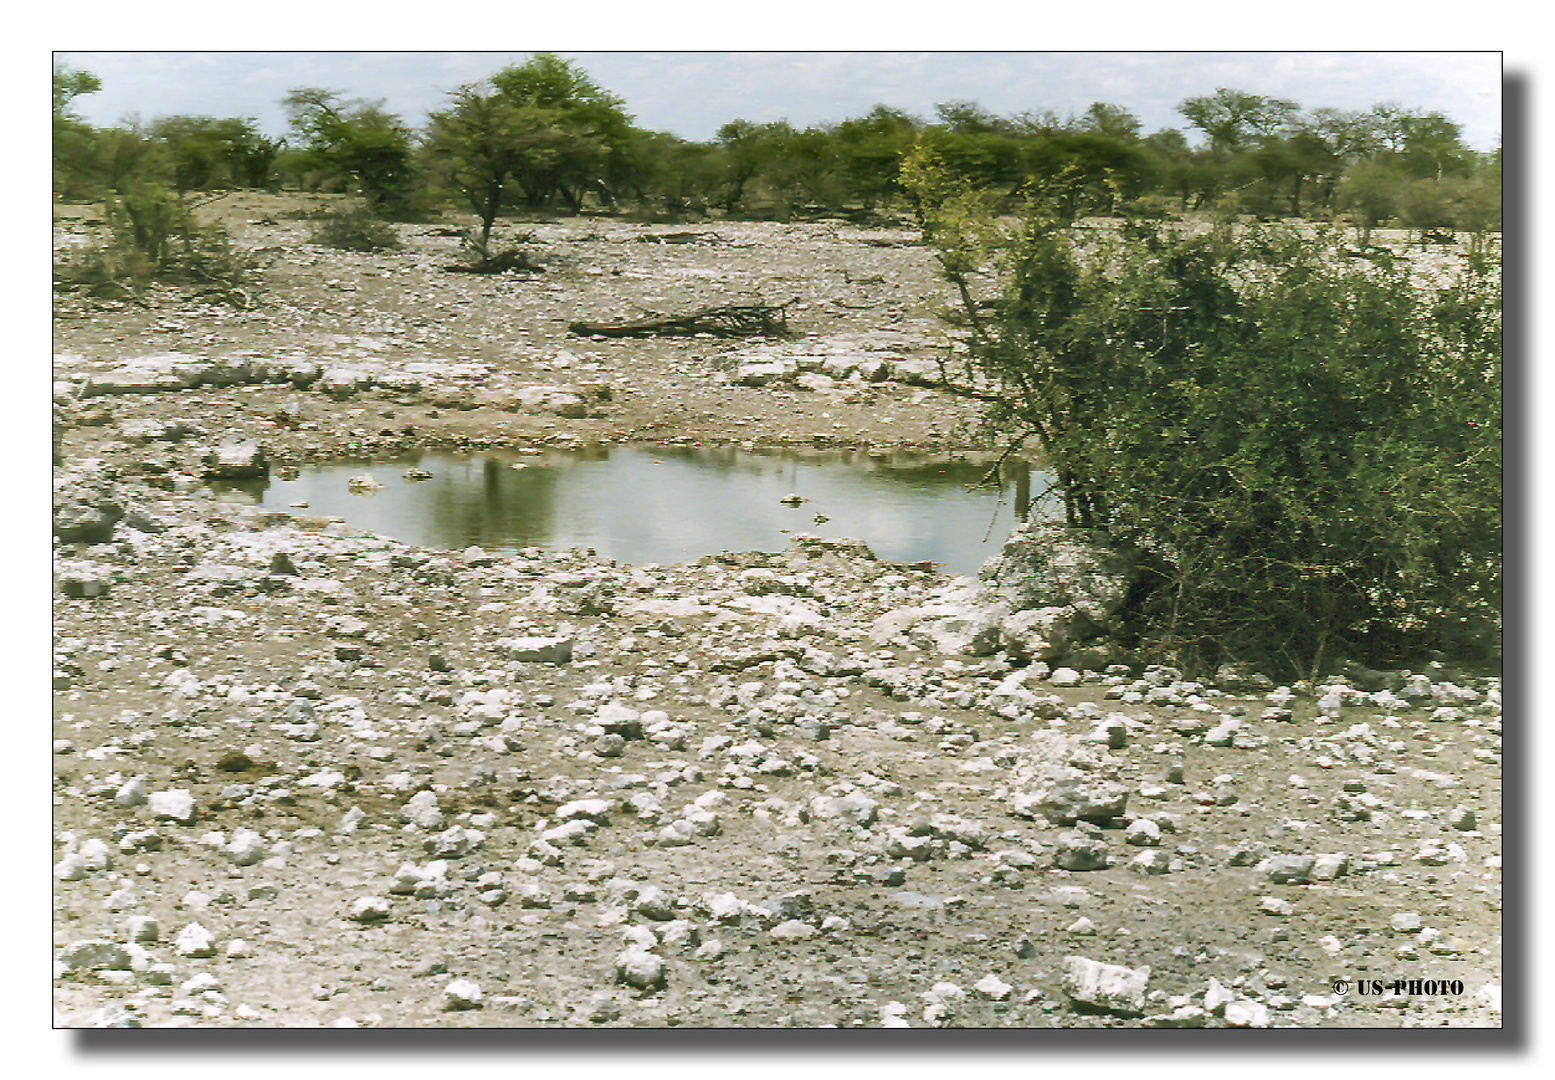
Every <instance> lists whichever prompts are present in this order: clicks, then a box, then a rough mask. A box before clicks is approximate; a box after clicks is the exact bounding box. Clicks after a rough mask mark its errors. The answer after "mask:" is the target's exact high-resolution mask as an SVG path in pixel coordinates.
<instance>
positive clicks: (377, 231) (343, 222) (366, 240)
mask: <svg viewBox="0 0 1555 1080" xmlns="http://www.w3.org/2000/svg"><path fill="white" fill-rule="evenodd" d="M309 239H310V240H312V241H313V242H314V243H315V244H323V245H324V246H325V247H332V248H340V249H341V250H342V251H395V250H398V249H399V247H400V246H401V245H400V236H399V233H398V232H397V231H395V228H394V226H393V225H391V224H389V223H388V222H387V221H384V220H383V219H382V218H380V217H379V216H378V215H377V214H375V213H373V211H372V209H371V208H369V207H367V206H360V205H359V206H353V207H351V208H349V209H346V210H336V211H333V212H332V213H330V214H328V215H327V216H325V217H324V218H323V219H322V221H320V223H319V224H318V225H317V226H316V227H315V228H314V229H313V232H312V233H311V234H310V236H309Z"/></svg>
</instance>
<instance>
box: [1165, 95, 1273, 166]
mask: <svg viewBox="0 0 1555 1080" xmlns="http://www.w3.org/2000/svg"><path fill="white" fill-rule="evenodd" d="M1177 111H1178V112H1180V113H1182V114H1183V116H1184V117H1186V118H1187V120H1188V122H1189V123H1190V124H1192V125H1193V126H1194V127H1196V128H1198V129H1199V130H1200V131H1202V132H1204V134H1205V135H1207V136H1209V140H1210V149H1211V150H1213V151H1215V152H1216V153H1222V152H1227V153H1228V152H1231V151H1234V150H1240V149H1242V148H1243V147H1244V146H1246V145H1247V144H1248V143H1249V142H1250V141H1251V140H1252V139H1253V137H1254V136H1255V135H1272V134H1274V132H1275V131H1276V130H1278V129H1279V128H1280V127H1281V126H1282V125H1283V124H1285V123H1286V122H1287V121H1288V120H1289V119H1290V118H1291V117H1292V116H1294V115H1295V113H1296V103H1295V102H1294V101H1286V100H1284V99H1283V98H1274V97H1264V96H1262V95H1260V94H1249V93H1247V92H1245V91H1242V90H1231V89H1228V88H1226V87H1224V86H1222V87H1221V88H1220V89H1218V90H1216V91H1215V92H1214V93H1213V94H1210V95H1207V96H1205V97H1191V98H1188V99H1187V100H1186V101H1184V102H1183V103H1182V104H1180V105H1178V106H1177Z"/></svg>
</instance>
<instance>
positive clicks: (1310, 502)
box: [904, 156, 1501, 674]
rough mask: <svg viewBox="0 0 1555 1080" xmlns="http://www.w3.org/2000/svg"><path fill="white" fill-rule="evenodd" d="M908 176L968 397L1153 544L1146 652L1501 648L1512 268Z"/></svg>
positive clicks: (1372, 653)
mask: <svg viewBox="0 0 1555 1080" xmlns="http://www.w3.org/2000/svg"><path fill="white" fill-rule="evenodd" d="M904 173H905V174H906V175H907V176H908V177H909V182H910V183H911V184H912V185H913V186H914V190H915V191H916V192H917V193H918V194H919V196H920V206H921V209H922V213H923V218H924V223H925V236H926V239H928V241H929V242H930V243H931V244H932V245H933V246H934V247H935V248H936V251H937V254H938V256H939V259H940V263H941V267H942V269H943V271H944V273H945V276H946V277H947V278H948V279H949V280H950V281H951V282H952V283H954V284H955V285H956V287H957V290H958V294H959V295H960V297H961V300H962V303H961V305H960V309H959V310H958V311H957V313H956V314H957V316H958V318H957V321H958V322H959V323H960V324H961V325H963V326H964V327H965V328H966V334H965V340H964V348H965V352H964V354H963V359H964V366H962V367H961V368H960V369H959V370H960V382H959V384H958V385H959V389H960V390H961V392H963V393H966V394H969V395H972V396H976V397H978V398H980V399H981V400H983V401H984V402H986V404H987V406H988V419H989V422H990V424H991V425H992V426H993V427H994V428H995V429H996V430H998V431H1001V432H1004V433H1008V434H1009V435H1011V436H1012V437H1014V438H1016V439H1034V440H1035V441H1036V442H1037V443H1038V444H1039V445H1040V446H1041V448H1042V450H1043V451H1044V452H1045V454H1046V457H1047V460H1048V464H1049V465H1050V467H1051V468H1052V470H1053V472H1054V473H1055V475H1056V477H1057V481H1058V484H1059V487H1060V490H1061V493H1062V496H1063V500H1064V505H1065V512H1066V514H1067V517H1068V520H1069V523H1070V524H1072V525H1077V526H1082V527H1087V528H1098V529H1105V530H1107V531H1108V532H1110V534H1111V535H1112V536H1113V537H1114V538H1115V539H1117V540H1118V541H1120V542H1125V543H1129V544H1132V545H1134V546H1135V547H1137V548H1138V549H1139V550H1140V551H1141V552H1143V557H1144V559H1145V563H1146V583H1145V589H1144V590H1143V595H1141V596H1139V597H1136V601H1137V603H1136V606H1135V608H1134V612H1133V619H1134V622H1133V626H1132V632H1133V633H1134V634H1136V635H1137V638H1138V642H1137V643H1138V644H1139V646H1140V647H1141V648H1142V650H1143V651H1144V652H1146V653H1147V654H1150V655H1159V656H1161V657H1163V658H1166V659H1170V660H1172V661H1174V662H1176V663H1179V664H1181V665H1184V666H1186V667H1189V668H1190V669H1196V670H1204V669H1205V668H1213V667H1214V666H1215V665H1217V664H1219V663H1221V662H1224V661H1225V660H1228V659H1239V660H1249V661H1257V662H1261V663H1273V664H1278V665H1279V666H1281V667H1283V668H1285V669H1287V670H1295V671H1298V672H1302V673H1305V672H1308V671H1310V672H1312V673H1314V674H1315V673H1316V672H1317V670H1318V669H1319V666H1320V665H1321V663H1322V660H1323V658H1324V656H1325V655H1328V656H1332V655H1333V654H1334V653H1335V651H1338V650H1344V651H1349V652H1351V653H1352V654H1354V655H1359V656H1362V657H1365V658H1367V659H1371V660H1374V661H1381V662H1393V663H1397V662H1398V660H1399V659H1400V658H1401V657H1403V656H1405V655H1406V654H1407V653H1408V652H1410V651H1414V650H1420V649H1423V648H1438V647H1441V648H1451V649H1455V650H1459V651H1460V655H1461V652H1462V651H1463V650H1468V649H1470V648H1471V647H1473V646H1474V645H1475V644H1476V643H1477V644H1480V645H1486V646H1489V647H1491V648H1494V647H1495V645H1496V631H1495V626H1496V620H1497V613H1498V611H1499V606H1500V587H1501V586H1500V581H1501V571H1500V546H1501V522H1500V499H1501V483H1500V467H1501V459H1500V425H1501V414H1500V389H1501V373H1500V282H1499V274H1498V271H1499V268H1498V266H1497V265H1496V264H1495V263H1493V262H1491V261H1490V260H1489V259H1488V258H1486V257H1483V256H1476V257H1474V258H1471V259H1470V260H1469V261H1468V265H1467V269H1466V270H1465V271H1464V272H1463V273H1462V276H1461V277H1460V278H1459V280H1457V281H1456V282H1455V283H1453V284H1451V285H1450V286H1449V287H1447V288H1444V289H1442V290H1440V291H1438V292H1435V293H1432V292H1429V291H1427V290H1426V289H1424V288H1423V287H1421V286H1419V285H1417V284H1415V283H1413V282H1412V281H1411V278H1410V275H1409V270H1408V267H1407V266H1400V267H1397V268H1393V267H1390V266H1386V265H1382V266H1377V265H1372V264H1370V263H1367V262H1358V261H1347V260H1345V259H1343V258H1341V257H1339V248H1340V244H1339V242H1338V239H1339V238H1338V236H1337V235H1336V234H1332V233H1324V234H1317V235H1312V234H1303V233H1297V232H1294V231H1290V230H1285V229H1278V228H1243V229H1233V228H1231V227H1229V226H1224V227H1220V228H1217V229H1215V230H1213V231H1211V232H1209V233H1206V234H1201V235H1189V234H1188V233H1187V232H1186V231H1182V230H1172V229H1170V228H1163V227H1160V226H1155V225H1152V224H1150V223H1144V222H1134V223H1132V224H1131V227H1130V228H1129V229H1127V230H1119V231H1117V232H1115V233H1110V234H1105V235H1097V234H1096V233H1095V232H1094V231H1092V232H1084V231H1078V230H1075V229H1073V228H1071V227H1069V226H1068V225H1066V224H1065V223H1064V222H1063V221H1062V219H1061V215H1059V214H1057V213H1055V212H1054V210H1053V209H1052V207H1053V205H1054V203H1053V201H1052V200H1051V198H1050V195H1049V193H1048V192H1033V193H1030V198H1029V200H1028V203H1027V205H1026V206H1025V208H1024V210H1025V212H1024V214H1023V215H1022V216H1021V218H1020V219H1019V220H1018V221H1015V222H1013V223H1000V222H996V221H994V220H993V219H991V218H988V217H987V216H986V215H980V214H979V213H978V212H977V203H976V200H975V198H974V197H973V194H972V193H970V192H969V191H968V190H967V189H965V188H964V187H958V186H957V184H956V183H955V182H954V180H953V178H951V177H949V176H948V175H947V174H946V173H945V172H943V171H942V170H940V169H939V168H938V167H937V165H936V163H935V162H933V160H932V159H930V158H926V157H923V156H920V157H919V158H917V159H916V160H915V161H913V162H910V163H909V167H908V168H907V169H905V170H904ZM1487 628H1488V630H1487Z"/></svg>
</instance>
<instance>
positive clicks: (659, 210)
mask: <svg viewBox="0 0 1555 1080" xmlns="http://www.w3.org/2000/svg"><path fill="white" fill-rule="evenodd" d="M100 86H101V84H100V81H99V80H98V78H97V77H96V76H95V75H93V74H91V73H90V72H86V71H74V70H70V69H68V68H61V67H56V69H55V71H54V96H53V104H54V162H53V164H54V188H55V192H56V195H57V196H58V197H59V198H61V199H66V200H71V199H73V200H86V199H95V198H102V197H104V196H107V195H115V194H117V195H123V194H125V193H127V192H128V191H129V190H131V189H133V188H136V187H143V186H146V185H153V186H156V187H159V188H165V189H168V190H171V191H173V192H175V193H180V194H182V193H186V192H191V191H211V190H222V189H230V188H271V189H274V188H291V189H298V190H318V191H351V192H357V193H360V194H361V195H362V196H364V197H365V199H366V200H367V202H368V203H369V204H370V205H371V206H372V207H373V208H374V210H375V211H376V212H377V213H378V214H380V215H381V216H383V217H387V218H390V219H395V220H413V219H415V218H417V217H418V216H425V215H427V214H430V213H433V212H435V211H436V210H438V209H440V208H442V207H445V206H447V205H449V204H451V203H452V204H457V205H460V206H462V207H463V208H465V209H468V210H469V211H471V212H472V213H473V214H474V215H475V216H476V218H477V220H478V221H479V222H480V229H479V230H478V232H479V237H480V243H481V245H482V246H483V247H484V244H485V243H486V242H487V241H488V240H489V236H490V232H491V228H492V223H493V221H494V220H495V219H496V218H497V216H498V215H499V214H502V213H504V212H507V211H510V210H513V209H520V210H529V211H537V210H551V211H557V212H567V213H577V212H579V211H581V210H583V209H585V208H595V207H598V208H602V209H615V210H633V211H638V212H647V213H654V214H660V215H665V216H669V217H687V216H697V215H708V214H723V215H727V216H744V217H767V218H778V219H787V218H790V217H793V216H796V215H806V214H827V215H836V214H858V215H866V216H867V215H871V214H874V213H877V212H879V211H882V210H903V209H913V208H914V202H913V196H912V194H911V192H910V191H909V190H908V189H907V187H906V186H905V185H904V183H903V177H902V163H903V160H904V158H905V157H906V155H907V154H908V153H909V152H910V151H911V150H913V148H914V147H919V146H921V147H924V148H926V149H927V150H928V151H930V152H932V153H933V154H934V156H935V158H936V160H938V161H940V162H942V163H943V165H944V167H945V168H946V169H947V170H948V171H949V173H950V174H952V175H955V176H957V177H959V178H962V179H964V180H966V181H967V182H968V183H970V184H972V185H974V186H976V187H978V188H979V189H983V190H988V191H992V192H994V193H996V194H1002V195H1003V196H1005V197H1007V198H1008V199H1009V200H1010V201H1011V204H1012V205H1013V202H1014V200H1015V199H1016V198H1017V197H1018V193H1019V192H1020V191H1021V189H1022V188H1024V187H1025V186H1027V185H1029V184H1031V183H1033V182H1036V183H1041V182H1044V181H1047V180H1050V179H1052V178H1053V177H1056V176H1058V175H1061V174H1062V175H1065V176H1067V177H1071V178H1073V177H1078V178H1079V182H1078V183H1067V184H1066V185H1065V190H1066V191H1067V192H1068V195H1069V197H1070V198H1071V199H1072V200H1074V205H1073V206H1072V207H1071V209H1072V211H1073V212H1075V213H1093V214H1115V213H1120V212H1128V213H1130V214H1131V215H1133V216H1154V217H1165V216H1168V215H1171V214H1175V213H1181V212H1185V211H1194V210H1212V211H1215V212H1218V213H1222V214H1247V215H1252V216H1255V217H1257V218H1259V219H1261V220H1269V219H1274V218H1280V217H1300V218H1307V219H1321V220H1335V219H1338V218H1339V217H1340V216H1341V215H1342V216H1344V217H1345V218H1347V219H1348V220H1350V221H1352V222H1353V223H1355V224H1356V225H1357V226H1358V227H1360V228H1361V229H1362V230H1363V231H1364V232H1366V233H1369V230H1370V229H1371V228H1373V227H1376V226H1379V225H1383V224H1387V223H1394V222H1396V223H1398V224H1401V225H1404V226H1408V227H1411V228H1416V229H1421V230H1429V229H1454V230H1469V231H1476V232H1484V231H1493V230H1496V229H1499V228H1500V186H1501V184H1500V162H1501V155H1500V149H1499V148H1498V149H1497V150H1496V151H1494V152H1493V153H1490V154H1478V153H1475V152H1474V151H1473V150H1472V149H1471V148H1470V147H1468V146H1467V145H1466V144H1465V143H1464V142H1463V139H1462V135H1461V129H1460V127H1459V125H1458V124H1457V123H1455V122H1454V121H1452V120H1451V119H1449V118H1448V117H1446V116H1444V115H1442V114H1441V113H1436V112H1425V111H1421V110H1414V109H1407V108H1404V107H1402V106H1399V105H1395V104H1390V103H1384V104H1378V105H1376V106H1374V107H1372V108H1371V109H1369V110H1365V111H1356V110H1343V109H1334V108H1314V109H1309V110H1308V109H1303V108H1301V107H1300V106H1299V105H1298V104H1297V103H1296V102H1293V101H1287V100H1284V99H1280V98H1274V97H1268V96H1264V95H1258V94H1251V93H1247V92H1244V91H1240V90H1235V89H1229V88H1221V89H1218V90H1216V91H1215V92H1214V93H1213V94H1208V95H1203V96H1198V97H1190V98H1187V99H1185V100H1184V101H1182V102H1181V103H1180V104H1179V106H1178V112H1179V113H1180V114H1181V115H1182V117H1183V120H1184V122H1185V127H1186V129H1188V130H1189V131H1193V132H1197V133H1198V134H1199V135H1200V136H1201V137H1202V138H1201V140H1200V141H1199V142H1198V143H1197V144H1190V142H1189V138H1188V135H1187V134H1186V133H1185V131H1184V130H1182V129H1176V128H1167V129H1163V130H1160V131H1156V132H1153V133H1149V134H1146V133H1145V132H1144V131H1143V129H1142V125H1141V123H1140V121H1139V119H1138V117H1137V116H1135V115H1134V114H1133V113H1132V112H1130V111H1129V110H1128V109H1127V108H1125V107H1124V106H1121V105H1117V104H1113V103H1109V102H1100V101H1098V102H1095V103H1093V104H1092V105H1090V106H1089V107H1088V108H1087V109H1086V110H1085V111H1084V112H1083V113H1082V114H1080V115H1079V116H1070V117H1067V118H1063V117H1060V116H1059V115H1058V114H1056V113H1054V112H1052V111H1050V110H1034V111H1030V112H1025V113H1021V114H1018V115H1015V116H999V115H995V114H993V113H991V112H989V111H987V110H986V109H984V108H982V107H981V106H979V105H978V104H976V103H975V102H970V101H951V102H945V103H942V104H940V105H938V106H936V108H935V116H934V117H933V118H932V119H927V120H926V119H924V118H921V117H917V116H912V115H909V114H908V113H906V112H903V111H901V110H899V109H895V108H891V107H889V106H887V105H877V106H875V107H874V108H873V109H871V110H870V111H869V112H868V113H867V114H865V115H863V116H859V117H853V118H849V119H845V120H842V121H840V122H837V123H830V124H819V125H812V126H810V127H805V128H799V127H796V126H795V125H793V124H791V123H789V122H788V121H786V120H777V121H770V122H765V123H758V122H755V121H751V120H745V119H734V120H731V121H729V122H728V123H726V124H724V125H723V126H722V127H721V128H720V129H719V130H718V132H717V136H716V138H714V139H712V140H710V141H705V142H697V141H690V140H685V139H681V138H678V137H677V136H675V135H672V134H668V133H666V132H659V131H649V130H645V129H643V128H640V127H637V126H636V125H635V124H634V123H633V118H632V115H631V114H630V113H629V112H628V111H627V108H626V102H625V101H624V100H623V99H621V98H620V97H618V96H617V95H615V94H613V93H611V92H609V91H608V90H606V89H604V88H603V87H601V86H600V85H598V84H597V83H596V82H595V81H594V80H593V79H592V78H590V77H589V75H588V74H587V73H586V72H584V71H583V70H582V69H581V68H580V67H579V66H577V65H576V64H574V63H573V62H571V61H568V60H566V59H563V58H560V57H557V56H555V55H553V54H550V53H539V54H536V55H535V56H533V57H532V58H531V59H529V60H528V61H526V62H524V63H522V64H518V65H513V66H509V67H506V68H504V69H503V70H501V71H499V72H497V73H495V74H493V75H492V76H490V77H489V78H487V79H484V80H481V81H479V82H475V83H471V84H468V85H465V86H462V87H460V88H458V89H457V90H454V91H452V92H451V93H450V94H449V95H448V96H447V98H446V100H445V101H444V102H443V103H442V107H441V108H439V109H438V110H436V111H434V112H433V113H432V114H431V115H430V116H429V117H428V119H427V121H426V123H425V124H424V125H422V126H421V127H420V128H419V129H418V128H416V127H413V126H412V125H410V124H408V123H407V122H406V121H405V120H404V118H403V117H401V116H399V115H396V114H394V113H391V112H388V111H386V110H385V109H384V107H383V103H382V102H373V101H365V100H360V99H352V98H349V97H347V96H345V95H344V94H343V93H341V92H339V91H336V90H330V89H325V88H320V87H299V88H296V89H294V90H292V91H291V92H290V93H289V94H288V95H287V96H286V98H285V99H284V106H285V108H286V111H287V116H288V120H289V126H288V129H287V131H286V133H285V135H284V136H282V137H278V138H276V137H269V136H266V135H264V134H263V133H262V132H261V131H260V130H259V128H258V125H257V123H256V121H255V120H254V119H252V118H240V117H226V118H218V117H211V116H171V117H159V118H157V119H155V120H152V121H150V122H142V121H139V120H137V119H131V120H127V121H125V122H121V124H120V125H119V126H117V127H93V126H91V125H89V124H87V123H86V122H85V121H84V120H82V119H81V117H80V116H79V115H78V114H77V113H76V111H75V110H74V108H73V107H72V105H73V102H74V101H75V100H76V99H77V98H78V97H80V96H82V95H84V94H89V93H92V92H94V91H96V90H98V89H100Z"/></svg>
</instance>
